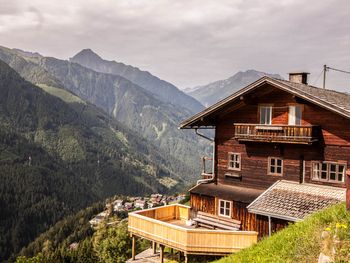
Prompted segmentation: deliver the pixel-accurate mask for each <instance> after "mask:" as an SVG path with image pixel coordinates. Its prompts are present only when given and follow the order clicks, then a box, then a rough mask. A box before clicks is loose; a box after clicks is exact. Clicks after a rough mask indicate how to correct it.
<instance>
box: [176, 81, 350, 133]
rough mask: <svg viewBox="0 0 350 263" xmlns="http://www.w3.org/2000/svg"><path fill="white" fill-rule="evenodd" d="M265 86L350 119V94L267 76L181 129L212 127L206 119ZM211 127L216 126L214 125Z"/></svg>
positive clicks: (184, 123)
mask: <svg viewBox="0 0 350 263" xmlns="http://www.w3.org/2000/svg"><path fill="white" fill-rule="evenodd" d="M265 84H270V85H271V86H273V87H276V88H278V89H281V90H284V91H286V92H288V93H291V94H293V95H295V96H296V97H299V98H302V99H304V100H306V101H309V102H311V103H314V104H316V105H318V106H320V107H322V108H325V109H328V110H330V111H332V112H335V113H336V114H339V115H341V116H343V117H345V118H349V119H350V94H347V93H342V92H338V91H334V90H328V89H321V88H317V87H313V86H309V85H305V84H299V83H294V82H290V81H286V80H280V79H274V78H270V77H268V76H265V77H262V78H260V79H259V80H257V81H255V82H253V83H252V84H250V85H248V86H246V87H245V88H243V89H241V90H239V91H237V92H235V93H233V94H232V95H230V96H228V97H227V98H225V99H223V100H221V101H219V102H217V103H215V104H214V105H212V106H210V107H208V108H207V109H205V110H203V111H201V112H199V113H197V114H196V115H194V116H192V117H191V118H189V119H188V120H186V121H184V122H182V123H181V124H180V128H181V129H189V128H199V127H201V126H210V125H208V124H204V122H203V120H204V119H205V118H208V117H210V116H211V115H214V114H215V113H217V112H218V111H220V110H221V109H222V108H224V107H226V106H227V105H229V104H230V103H232V102H233V101H235V100H239V99H240V97H241V96H243V95H245V94H248V93H250V92H252V91H253V90H255V89H256V88H258V87H261V86H262V85H265ZM211 126H215V125H214V124H212V125H211Z"/></svg>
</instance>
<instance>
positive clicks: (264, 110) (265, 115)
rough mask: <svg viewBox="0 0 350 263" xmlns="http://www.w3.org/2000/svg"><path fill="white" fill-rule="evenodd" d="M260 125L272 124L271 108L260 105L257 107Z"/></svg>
mask: <svg viewBox="0 0 350 263" xmlns="http://www.w3.org/2000/svg"><path fill="white" fill-rule="evenodd" d="M259 113H260V124H266V125H271V123H272V106H271V105H261V106H259Z"/></svg>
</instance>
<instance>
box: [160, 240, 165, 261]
mask: <svg viewBox="0 0 350 263" xmlns="http://www.w3.org/2000/svg"><path fill="white" fill-rule="evenodd" d="M159 247H160V261H159V262H160V263H164V245H162V244H159Z"/></svg>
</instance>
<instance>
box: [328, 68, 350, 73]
mask: <svg viewBox="0 0 350 263" xmlns="http://www.w3.org/2000/svg"><path fill="white" fill-rule="evenodd" d="M327 69H331V70H334V71H339V72H342V73H346V74H350V71H346V70H342V69H336V68H331V67H327Z"/></svg>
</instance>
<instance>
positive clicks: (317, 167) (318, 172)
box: [311, 161, 347, 184]
mask: <svg viewBox="0 0 350 263" xmlns="http://www.w3.org/2000/svg"><path fill="white" fill-rule="evenodd" d="M323 165H326V169H323V168H322V166H323ZM332 165H335V171H334V172H331V166H332ZM340 166H343V171H342V172H340V169H339V167H340ZM346 166H347V165H346V163H345V162H329V161H323V162H322V161H313V162H312V163H311V176H312V177H311V178H312V180H314V181H321V182H328V183H337V184H344V183H345V176H346V169H347V167H346ZM322 173H326V178H322ZM331 173H335V178H336V179H335V180H333V179H331V178H330V174H331ZM340 174H342V180H341V181H339V180H338V178H339V175H340Z"/></svg>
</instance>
